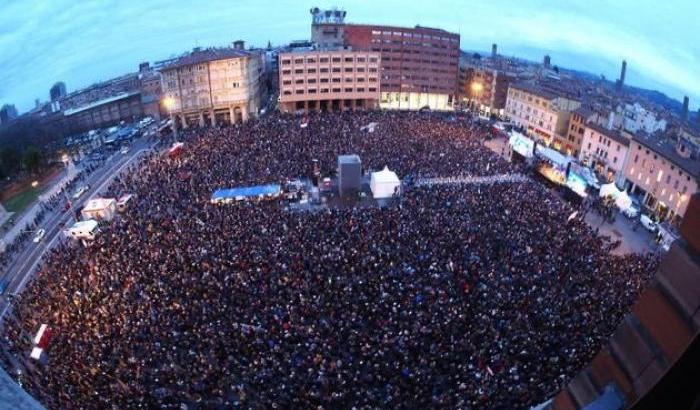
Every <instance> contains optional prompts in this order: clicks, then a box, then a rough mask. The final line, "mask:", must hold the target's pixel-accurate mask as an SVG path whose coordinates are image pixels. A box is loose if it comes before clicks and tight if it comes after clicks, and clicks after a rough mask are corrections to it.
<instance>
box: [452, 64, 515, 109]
mask: <svg viewBox="0 0 700 410" xmlns="http://www.w3.org/2000/svg"><path fill="white" fill-rule="evenodd" d="M515 79H516V75H515V73H507V72H505V71H502V70H498V69H495V68H490V67H479V66H464V67H460V82H459V87H460V96H461V97H462V99H463V101H465V102H467V103H473V104H475V106H476V107H477V108H478V109H479V110H480V111H483V112H485V113H491V114H497V115H503V114H504V109H505V108H506V100H507V99H508V87H509V86H510V83H511V82H514V81H515Z"/></svg>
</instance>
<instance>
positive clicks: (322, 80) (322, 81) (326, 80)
mask: <svg viewBox="0 0 700 410" xmlns="http://www.w3.org/2000/svg"><path fill="white" fill-rule="evenodd" d="M320 81H321V83H324V84H326V83H328V79H327V78H322V79H321V80H320Z"/></svg>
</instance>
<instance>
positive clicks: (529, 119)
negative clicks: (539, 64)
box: [506, 83, 581, 150]
mask: <svg viewBox="0 0 700 410" xmlns="http://www.w3.org/2000/svg"><path fill="white" fill-rule="evenodd" d="M580 106H581V103H580V102H578V101H575V100H572V99H568V98H565V97H563V96H559V95H556V94H555V93H553V92H551V91H548V90H544V89H542V88H540V87H539V86H537V85H534V84H522V83H521V84H511V85H510V87H509V89H508V97H507V99H506V116H507V117H508V118H510V120H511V121H512V122H513V123H515V124H516V125H519V126H521V127H523V128H525V130H526V131H527V134H528V135H530V136H533V137H535V138H537V139H539V140H541V141H544V143H545V144H547V145H552V146H553V148H555V149H557V150H561V148H562V147H563V146H565V144H566V140H567V136H568V130H569V117H570V116H571V112H572V111H573V110H575V109H577V108H579V107H580ZM557 147H558V148H557Z"/></svg>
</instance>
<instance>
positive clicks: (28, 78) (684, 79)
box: [0, 0, 700, 112]
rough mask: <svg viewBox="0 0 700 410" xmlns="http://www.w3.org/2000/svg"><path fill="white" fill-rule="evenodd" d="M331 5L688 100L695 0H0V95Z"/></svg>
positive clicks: (261, 37)
mask: <svg viewBox="0 0 700 410" xmlns="http://www.w3.org/2000/svg"><path fill="white" fill-rule="evenodd" d="M314 6H318V7H320V8H330V7H334V6H337V7H340V8H343V9H345V10H346V11H347V17H346V21H347V22H351V23H377V24H387V25H398V26H414V25H416V24H421V25H424V26H430V27H440V28H444V29H446V30H449V31H454V32H458V33H460V35H461V48H462V49H464V50H483V51H485V52H488V51H490V48H491V44H492V43H497V44H498V50H499V53H500V54H503V55H508V56H517V57H522V58H527V59H531V60H535V61H541V60H542V56H543V55H544V54H549V55H550V56H551V58H552V64H555V65H559V66H562V67H567V68H573V69H577V70H584V71H589V72H592V73H594V74H604V75H605V76H606V77H607V78H608V79H615V78H617V77H618V76H619V71H620V64H621V61H622V60H623V59H625V60H627V64H628V69H627V79H626V84H630V85H636V86H641V87H645V88H652V89H658V90H660V91H662V92H664V93H666V94H667V95H668V96H670V97H672V98H675V99H678V100H681V99H682V98H683V95H688V96H689V97H690V106H691V109H692V110H697V109H698V107H700V41H699V40H698V38H699V37H698V36H699V35H698V32H697V21H698V18H699V17H698V16H700V1H697V0H666V1H664V2H658V1H650V0H612V1H611V0H583V1H553V0H502V1H499V0H487V1H481V0H469V1H464V0H463V1H448V0H430V1H405V0H385V1H381V2H379V1H376V0H354V1H353V0H347V1H345V2H343V3H340V2H331V1H325V0H316V1H311V2H308V3H306V2H305V1H299V0H296V1H291V0H278V1H267V0H257V1H249V0H233V1H232V0H207V1H205V2H198V1H197V2H193V1H175V0H138V1H136V0H118V1H117V0H99V1H96V0H80V1H76V0H48V1H44V0H0V106H1V105H2V104H5V103H14V104H15V105H16V106H17V108H18V110H19V111H20V112H23V111H26V110H28V109H31V108H32V107H33V106H34V99H35V98H39V99H40V100H41V101H46V100H48V98H49V97H48V93H49V88H50V87H51V86H52V85H53V84H54V83H55V82H56V81H64V82H65V83H66V85H67V87H68V91H69V92H70V91H74V90H76V89H79V88H82V87H85V86H88V85H90V84H93V83H95V82H98V81H101V80H106V79H109V78H112V77H116V76H118V75H121V74H124V73H127V72H134V71H136V70H137V69H138V64H139V62H142V61H150V62H153V61H157V60H162V59H165V58H168V57H171V56H175V55H178V54H181V53H183V52H185V51H188V50H191V49H192V48H193V47H196V46H200V47H208V46H224V45H228V44H230V43H231V42H232V41H234V40H237V39H243V40H245V41H246V44H247V45H256V46H265V45H267V42H268V41H271V42H272V44H273V45H275V44H283V43H288V42H289V41H290V40H297V39H308V38H309V37H310V24H311V16H310V14H309V9H310V8H312V7H314Z"/></svg>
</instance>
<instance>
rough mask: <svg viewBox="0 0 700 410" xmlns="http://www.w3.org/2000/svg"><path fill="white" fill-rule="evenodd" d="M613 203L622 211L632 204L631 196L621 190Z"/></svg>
mask: <svg viewBox="0 0 700 410" xmlns="http://www.w3.org/2000/svg"><path fill="white" fill-rule="evenodd" d="M615 205H617V207H618V208H620V210H621V211H624V210H625V209H627V208H629V207H630V206H632V198H630V196H629V195H627V192H625V191H622V192H620V195H618V196H617V198H616V199H615Z"/></svg>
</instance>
